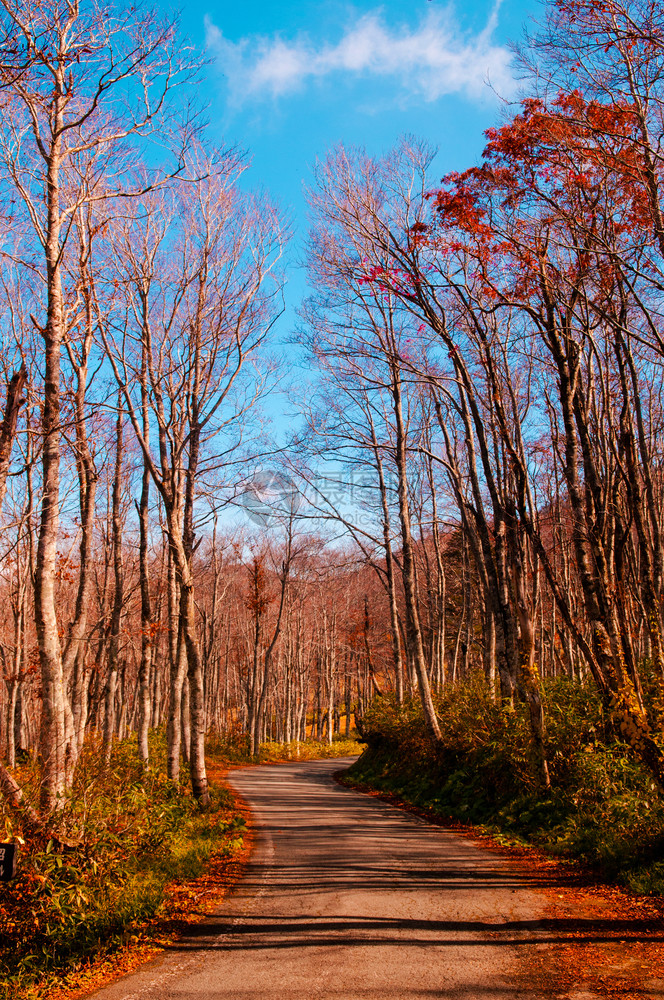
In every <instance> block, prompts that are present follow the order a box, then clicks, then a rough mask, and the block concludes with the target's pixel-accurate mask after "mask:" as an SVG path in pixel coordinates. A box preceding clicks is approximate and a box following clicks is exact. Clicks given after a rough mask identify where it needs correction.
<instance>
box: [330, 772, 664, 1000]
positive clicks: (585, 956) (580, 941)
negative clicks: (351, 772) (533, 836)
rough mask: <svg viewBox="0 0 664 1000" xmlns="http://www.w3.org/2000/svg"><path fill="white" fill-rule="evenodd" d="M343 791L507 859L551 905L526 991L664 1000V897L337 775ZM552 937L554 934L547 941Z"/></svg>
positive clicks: (526, 971)
mask: <svg viewBox="0 0 664 1000" xmlns="http://www.w3.org/2000/svg"><path fill="white" fill-rule="evenodd" d="M335 777H336V778H337V780H338V781H339V782H340V784H342V785H344V786H346V787H349V788H352V789H354V790H355V791H361V792H363V793H364V794H366V795H369V796H371V797H373V798H377V799H381V800H383V801H384V802H388V803H390V805H392V806H396V807H397V808H398V809H401V810H403V811H404V812H408V813H411V814H413V815H416V816H419V817H421V818H422V819H425V820H426V821H427V822H428V823H431V824H433V825H436V826H441V827H443V828H445V829H446V830H450V831H452V832H454V833H456V834H459V835H460V836H463V837H465V838H467V839H469V840H470V841H472V843H474V844H476V845H478V846H480V847H481V848H483V849H484V850H487V851H490V852H491V853H494V854H496V855H498V856H500V857H501V858H504V859H506V860H507V861H508V862H509V863H510V865H512V866H514V867H515V868H517V869H518V872H519V876H520V877H523V878H525V879H527V880H528V881H529V882H530V884H532V885H536V886H537V889H538V891H540V892H541V893H542V894H543V895H544V896H545V898H546V912H545V915H544V916H543V918H542V919H541V920H539V921H538V930H539V932H540V934H541V933H542V932H545V935H546V936H545V938H544V939H543V940H541V942H540V944H541V945H542V946H541V947H538V948H537V949H536V950H535V951H530V952H529V955H528V962H527V966H526V967H525V968H523V969H522V972H521V977H522V980H523V982H522V984H521V987H520V991H521V990H522V991H523V992H526V991H527V990H528V989H531V988H532V987H533V985H534V984H536V983H538V984H539V985H540V986H541V987H543V988H544V989H546V991H547V992H546V995H549V996H552V997H554V996H555V997H561V996H563V997H568V998H569V1000H595V998H599V997H602V998H615V1000H617V998H620V1000H661V998H664V897H662V896H641V895H636V894H635V893H631V892H629V891H628V890H626V889H624V888H623V887H621V886H618V885H616V884H614V883H611V882H609V881H607V880H606V879H604V878H602V877H601V875H600V874H598V873H597V872H596V871H593V870H592V869H590V868H588V867H586V866H584V865H583V864H582V863H580V862H577V861H573V860H561V859H560V858H554V857H552V856H551V855H548V854H546V853H544V852H542V851H541V850H539V849H538V848H536V847H533V846H530V845H521V844H519V845H517V844H514V843H509V842H508V841H507V840H506V838H501V837H500V836H497V835H495V834H489V833H487V832H485V831H484V830H482V829H481V828H479V827H475V826H470V825H466V824H463V823H459V822H455V821H453V820H445V819H443V818H441V817H439V816H436V815H435V814H434V813H432V811H431V810H429V809H422V808H419V807H418V806H415V805H413V804H411V803H408V802H406V801H404V800H403V799H402V798H400V797H399V796H398V795H395V794H392V793H390V792H384V791H377V790H375V789H373V788H371V787H370V786H369V785H367V784H364V783H362V782H356V781H354V780H353V779H351V778H349V777H347V776H346V775H345V774H344V772H338V773H337V774H336V775H335ZM546 932H549V933H548V934H547V933H546Z"/></svg>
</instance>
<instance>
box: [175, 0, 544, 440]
mask: <svg viewBox="0 0 664 1000" xmlns="http://www.w3.org/2000/svg"><path fill="white" fill-rule="evenodd" d="M538 9H539V5H538V4H537V3H536V2H535V0H524V2H520V3H515V2H514V0H502V3H501V2H500V0H498V2H497V3H496V2H495V0H469V2H467V3H466V5H465V6H460V5H458V6H455V5H453V4H447V3H444V2H443V0H414V2H413V3H407V2H405V0H386V2H384V3H382V4H377V3H375V2H373V0H359V2H355V3H347V2H345V0H291V2H289V3H284V2H282V0H259V2H257V3H251V2H248V0H188V2H187V3H186V6H185V7H184V8H183V10H182V22H183V28H184V30H185V32H186V33H187V34H188V36H189V37H190V39H191V40H192V41H193V42H194V43H195V44H196V45H197V46H201V47H205V48H206V49H207V55H208V59H209V60H210V62H209V65H208V66H207V67H206V68H205V73H204V84H203V94H202V96H203V97H204V99H205V100H206V101H207V102H208V103H209V117H210V121H211V124H212V132H213V137H214V138H215V139H216V140H217V141H221V140H225V141H227V142H230V143H237V144H238V145H239V146H241V147H242V148H244V149H245V150H247V152H248V153H249V155H250V156H251V159H252V167H251V169H250V170H249V171H248V172H247V174H245V181H246V183H247V184H249V185H251V186H259V187H263V188H265V189H266V190H267V191H268V192H270V193H271V195H272V196H273V197H274V198H275V199H276V200H277V202H278V203H279V204H280V205H281V206H282V208H283V209H284V210H285V211H286V212H287V213H288V214H289V215H290V218H291V219H292V222H293V229H294V239H293V242H292V244H291V247H290V250H289V257H290V260H291V261H292V262H293V263H292V264H291V266H290V267H289V268H288V270H287V274H288V281H287V286H286V311H285V313H284V315H283V316H282V317H281V319H280V321H279V323H278V324H277V326H276V329H275V330H274V335H275V338H276V340H277V342H281V343H282V344H287V343H288V341H289V339H290V337H291V335H292V332H293V329H294V325H295V321H296V318H295V310H296V307H297V305H298V303H299V302H300V301H301V299H302V297H303V296H304V295H305V294H306V291H307V289H306V282H305V277H304V274H303V271H302V269H301V268H298V267H297V266H295V261H297V259H298V257H299V258H300V259H301V256H302V253H301V246H302V239H303V237H304V235H305V233H306V204H305V200H304V197H303V186H304V185H306V184H307V183H308V182H310V180H311V173H310V171H311V166H312V165H313V164H314V163H315V160H316V157H323V156H324V155H325V152H326V150H328V149H329V148H330V147H332V146H333V145H335V144H337V143H339V142H344V143H345V144H353V145H362V146H364V147H366V148H367V149H368V150H369V151H370V152H372V153H380V152H381V151H386V150H388V149H389V148H390V147H391V146H392V145H393V144H394V143H395V142H396V141H397V140H398V138H399V137H400V136H401V135H403V134H405V133H410V134H413V135H416V136H418V137H421V138H425V139H427V140H428V141H429V142H430V143H431V144H432V145H433V146H435V147H437V148H438V149H439V154H438V157H437V159H436V161H435V163H434V177H440V176H442V175H443V174H444V173H446V172H448V171H450V170H456V169H463V168H465V167H467V166H470V165H472V163H474V162H475V161H476V160H477V159H478V157H479V156H480V153H481V151H482V148H483V146H484V138H483V132H484V130H485V129H486V128H488V127H489V126H491V125H493V124H495V123H496V122H497V121H498V120H499V118H500V115H501V113H502V112H503V111H504V107H505V106H504V103H503V102H504V100H507V101H513V100H515V99H517V98H518V93H519V85H518V81H517V80H516V79H515V76H516V74H515V69H514V66H513V62H512V54H511V51H510V49H509V44H510V42H511V41H514V40H518V39H519V38H520V37H521V34H522V30H523V27H524V25H525V24H526V23H528V22H529V20H530V18H531V17H532V16H535V15H536V14H537V12H538ZM489 83H490V84H491V86H489ZM492 88H493V90H492ZM494 90H495V92H494ZM498 95H499V96H498ZM501 98H502V99H503V100H501ZM285 350H286V352H287V353H288V357H289V360H290V361H291V364H293V363H296V362H297V355H296V354H295V353H294V352H293V349H292V348H285ZM285 409H288V404H287V402H286V400H285V397H284V396H278V397H277V398H276V399H273V400H272V402H271V404H270V406H269V407H268V410H269V411H271V416H272V419H273V422H274V423H276V424H280V423H281V422H282V421H281V420H280V419H279V415H280V413H283V411H284V410H285ZM275 429H276V428H275Z"/></svg>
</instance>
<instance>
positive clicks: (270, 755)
mask: <svg viewBox="0 0 664 1000" xmlns="http://www.w3.org/2000/svg"><path fill="white" fill-rule="evenodd" d="M249 742H250V738H249V735H248V734H247V733H243V732H241V731H240V730H229V731H228V732H224V733H211V734H210V735H209V736H208V740H207V756H208V759H209V760H213V761H214V762H215V763H218V764H229V765H232V764H280V763H282V762H285V761H295V760H327V759H331V758H334V757H356V756H358V754H360V753H362V751H363V750H365V749H366V745H365V744H364V743H360V742H358V740H357V739H354V738H352V737H350V736H342V735H338V736H335V737H334V738H333V739H332V742H328V741H324V740H316V739H310V740H292V741H291V742H290V743H279V742H277V741H276V740H271V741H268V742H266V743H261V744H260V745H259V747H258V752H257V753H256V754H252V753H251V751H250V747H249Z"/></svg>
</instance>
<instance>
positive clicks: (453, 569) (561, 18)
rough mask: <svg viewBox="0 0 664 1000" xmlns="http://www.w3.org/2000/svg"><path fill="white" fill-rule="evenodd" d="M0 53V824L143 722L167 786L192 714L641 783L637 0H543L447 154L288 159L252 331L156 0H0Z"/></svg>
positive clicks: (652, 317) (661, 280) (656, 388)
mask: <svg viewBox="0 0 664 1000" xmlns="http://www.w3.org/2000/svg"><path fill="white" fill-rule="evenodd" d="M0 51H1V58H0V114H1V115H2V124H1V128H0V183H1V186H2V204H1V215H0V280H1V282H2V297H1V298H2V301H1V302H0V340H1V348H0V361H1V369H0V381H1V382H2V392H1V394H0V396H1V405H2V423H1V426H0V502H1V505H2V510H1V524H0V544H1V546H2V561H1V563H0V566H1V571H0V591H1V594H2V596H1V600H2V605H3V606H4V608H5V613H4V615H3V616H2V620H1V621H0V670H1V671H2V684H1V685H0V796H1V801H2V810H1V812H0V816H1V817H2V820H3V822H4V824H5V830H6V831H7V836H6V838H5V839H7V837H11V836H12V831H13V832H14V833H15V832H16V831H17V830H22V831H23V835H24V836H28V835H29V832H30V831H31V830H32V831H33V832H34V831H43V830H47V831H49V832H50V833H53V832H54V831H55V832H56V834H57V831H58V830H60V832H61V833H62V829H63V828H64V827H63V824H64V826H66V827H67V830H68V831H69V835H70V836H71V830H72V829H73V826H75V825H76V822H77V820H76V818H75V812H74V813H73V812H72V806H71V803H72V797H74V798H75V796H76V795H78V794H79V792H78V791H77V789H80V782H81V777H80V776H81V773H82V772H81V768H82V767H83V765H85V763H86V761H88V760H89V755H90V753H92V749H94V752H95V753H98V755H99V759H100V761H101V766H102V768H103V767H104V766H106V767H110V762H111V760H112V759H115V758H114V757H113V755H114V754H117V753H118V752H119V751H118V747H120V746H123V745H125V744H126V743H127V742H129V743H131V745H132V746H133V747H134V748H135V753H136V754H137V760H138V761H139V762H140V769H139V784H140V781H142V780H143V778H141V777H140V775H143V776H144V778H145V781H146V782H149V781H154V780H155V779H154V774H155V769H157V770H158V768H159V767H160V766H161V764H160V763H159V764H158V763H156V762H155V759H153V751H154V747H155V746H156V745H157V743H156V742H155V741H156V740H161V741H162V743H161V744H160V746H161V745H162V744H163V748H164V753H163V766H164V768H165V773H166V780H167V782H169V783H170V784H171V786H173V787H175V788H176V789H180V790H181V791H182V790H184V789H185V788H189V787H190V789H191V795H192V796H193V799H194V800H195V802H196V803H198V806H200V807H203V808H205V807H208V806H209V804H210V789H209V782H208V775H207V770H206V746H208V745H211V744H214V745H216V746H220V745H227V746H230V745H231V744H232V745H234V746H241V747H242V748H243V752H244V753H245V754H246V755H247V759H251V758H256V757H257V755H258V753H259V749H260V747H261V745H262V744H265V743H267V742H275V743H280V744H284V745H288V746H291V745H296V744H297V745H299V744H300V743H303V742H305V741H307V740H312V739H315V740H318V741H320V742H322V743H327V744H329V745H332V744H333V743H334V741H335V740H341V739H343V738H348V737H350V736H351V735H356V734H359V736H360V737H361V738H362V739H364V740H365V741H366V742H367V743H368V744H369V746H370V749H371V748H374V749H375V748H377V747H378V748H379V747H381V746H382V747H384V746H385V743H386V741H388V742H389V739H397V737H396V736H395V735H394V733H395V732H396V730H397V729H398V730H399V731H400V733H401V735H400V736H399V738H398V739H402V738H403V739H405V740H406V742H405V743H403V745H404V746H406V747H409V748H410V749H409V750H408V753H410V752H412V753H413V754H415V756H417V754H418V753H419V754H424V758H425V759H426V760H429V761H435V760H436V759H439V760H442V759H443V758H444V757H445V754H448V755H449V754H450V753H452V755H453V756H454V754H456V757H455V759H456V758H457V757H458V755H459V753H460V751H458V746H461V745H462V744H463V746H466V745H467V744H468V743H472V742H473V739H476V740H479V741H480V743H482V740H483V739H484V737H482V738H481V739H480V737H481V734H482V733H489V734H490V733H494V734H495V732H498V731H499V730H500V732H503V733H504V734H505V738H506V739H507V738H509V739H510V740H511V741H512V744H514V746H516V744H518V747H517V749H518V754H519V755H520V756H519V760H520V761H521V762H522V767H521V770H519V771H518V781H517V784H518V785H519V786H520V787H522V788H523V789H528V790H530V791H531V792H533V794H536V795H537V796H538V797H539V798H540V799H546V797H547V796H550V795H552V794H553V793H555V790H556V788H557V786H558V785H559V784H560V782H561V781H562V780H563V779H562V778H561V774H562V771H561V758H562V756H565V755H566V754H567V753H568V752H571V751H570V750H569V748H570V747H571V746H574V747H575V752H576V749H577V748H578V747H577V746H576V745H577V744H578V745H581V744H583V745H590V744H594V742H596V741H603V745H604V746H607V745H609V744H610V747H611V754H612V760H613V761H614V762H615V761H619V762H622V763H620V766H621V767H624V768H627V769H630V768H631V769H632V771H633V773H637V772H638V774H639V775H640V777H639V779H638V780H639V782H641V785H640V786H639V787H641V786H642V787H643V788H644V789H646V790H647V794H648V795H649V796H650V800H649V801H650V802H651V804H652V802H654V801H657V802H660V803H661V793H662V790H663V789H664V604H663V600H664V451H663V446H662V441H663V440H664V406H663V404H664V378H663V366H664V323H663V319H664V317H663V315H662V310H663V308H664V297H663V294H662V293H663V291H664V195H663V193H662V184H663V183H664V153H663V152H662V148H663V141H664V84H663V83H662V79H663V75H664V6H663V5H662V3H661V0H555V2H549V3H548V4H547V5H546V6H545V7H543V9H542V17H541V20H540V23H539V24H538V25H537V26H536V30H534V31H533V34H532V35H531V36H526V37H525V38H524V40H523V41H522V42H521V44H520V46H519V47H518V49H517V51H516V56H515V58H517V60H518V63H519V67H520V71H521V77H522V98H521V99H520V101H519V103H518V106H517V108H516V109H515V107H514V105H507V104H506V105H505V108H504V110H503V113H502V118H501V120H499V121H498V122H497V123H496V125H495V127H494V128H492V129H490V130H489V131H488V132H487V134H486V147H485V150H484V154H483V156H482V158H481V160H480V161H479V162H478V163H476V164H475V165H469V166H468V169H466V170H465V171H462V172H457V173H454V174H451V175H448V176H445V177H443V178H442V179H441V178H440V177H438V176H436V175H435V173H434V172H433V170H432V163H433V161H434V158H435V150H433V149H431V148H429V146H428V145H427V144H426V143H425V142H423V141H421V140H419V139H418V138H417V137H414V136H406V137H403V138H401V139H399V140H398V141H397V142H396V144H395V145H394V147H393V148H392V149H391V150H389V151H387V152H385V153H384V154H382V155H375V154H372V153H370V152H368V151H367V150H365V149H363V148H359V147H350V146H348V147H346V146H337V147H335V148H334V149H331V150H329V151H328V152H327V153H326V154H325V155H323V156H322V157H321V159H320V160H319V161H318V163H317V165H316V167H315V171H314V180H313V183H312V184H311V186H310V188H309V191H308V201H309V212H310V229H309V232H308V236H307V238H306V240H305V243H304V246H303V247H302V249H301V255H302V257H303V258H304V260H305V261H306V267H307V277H308V283H309V294H308V296H307V297H306V298H305V299H304V301H303V302H302V303H301V304H300V307H299V310H298V317H297V321H296V323H295V325H294V329H293V330H292V331H291V334H290V341H289V345H288V347H287V349H285V350H284V349H282V348H280V347H279V345H278V344H277V343H276V333H275V331H276V330H277V329H278V328H279V321H280V319H281V318H282V316H283V310H284V305H283V302H284V299H283V295H284V282H285V280H286V278H287V266H286V258H287V247H288V246H289V243H290V242H292V239H293V236H292V234H291V232H290V224H289V222H288V218H287V213H285V212H284V211H283V210H282V209H280V208H278V207H277V206H276V205H275V204H274V203H273V202H272V201H271V200H270V197H269V195H268V194H266V193H264V192H261V191H260V190H259V189H258V187H257V186H255V185H253V182H252V179H251V168H250V165H249V157H248V154H246V153H245V152H243V151H242V150H241V149H240V148H239V147H238V146H234V145H224V146H218V145H216V144H215V141H214V138H213V135H212V132H211V129H210V126H209V124H208V123H207V121H206V115H205V109H204V108H201V107H199V106H198V105H197V103H196V89H197V85H198V82H199V81H200V79H201V73H202V67H203V57H202V55H201V54H200V53H198V52H197V51H196V50H195V49H194V48H193V47H192V46H190V45H189V44H188V43H187V42H186V41H185V40H184V36H183V35H182V33H181V31H180V27H179V25H178V23H177V21H176V20H171V19H168V18H166V17H165V16H164V15H163V14H160V13H159V12H156V11H153V10H149V9H148V8H147V7H143V6H141V5H136V6H130V5H126V6H125V5H123V4H122V3H114V4H113V6H112V8H111V9H106V8H105V7H102V6H101V5H98V4H97V3H95V2H94V0H38V2H37V0H2V2H1V3H0ZM295 369H297V371H296V372H295V373H294V370H295ZM294 411H297V419H291V418H290V417H287V416H285V415H284V414H292V413H293V412H294ZM479 691H481V695H480V694H477V692H479ZM472 692H475V694H474V695H473V694H472ZM473 698H475V700H474V701H473ZM455 699H456V701H455ZM572 705H574V706H576V707H575V708H574V709H572V708H571V707H570V706H572ZM455 706H456V707H455ZM458 706H462V709H460V708H459V707H458ZM469 706H470V707H469ZM471 708H472V711H471ZM572 711H574V712H576V713H577V714H578V717H579V719H582V720H585V722H584V723H583V725H582V723H581V722H580V723H579V726H580V727H581V728H580V729H579V730H578V732H576V735H574V736H573V737H569V741H568V743H567V744H565V746H566V747H567V749H566V750H565V751H564V753H563V751H561V749H560V747H559V746H558V744H557V743H556V739H555V738H554V736H553V735H552V727H553V730H555V728H556V725H558V726H559V724H560V723H559V722H558V723H556V721H555V720H556V719H560V718H561V717H562V716H567V715H568V714H569V713H571V712H572ZM459 712H461V714H462V716H463V720H462V721H463V724H462V725H461V724H459V726H458V730H459V731H458V732H457V730H454V732H455V733H456V735H455V737H454V738H455V739H457V744H455V745H457V750H454V751H452V750H450V740H451V736H450V733H451V732H452V730H453V729H454V725H453V722H454V724H455V725H456V724H457V723H458V722H459V719H458V713H459ZM450 713H452V715H450ZM454 713H457V715H454ZM464 713H465V714H464ZM556 713H558V714H556ZM388 717H389V718H388ZM452 717H454V718H452ZM451 720H452V721H451ZM454 720H456V721H454ZM487 720H489V722H490V724H489V722H487ZM491 720H493V722H491ZM570 725H571V724H570ZM583 726H585V729H584V728H583ZM413 727H414V728H413ZM487 727H488V728H487ZM492 727H493V728H492ZM404 729H405V730H408V732H409V735H408V737H407V738H406V737H404V736H403V732H404ZM556 731H557V730H556ZM415 732H416V735H417V739H415V737H414V736H413V733H415ZM390 733H392V735H391V736H390V735H389V734H390ZM489 738H490V735H487V736H486V740H485V741H484V743H482V745H483V746H484V745H485V744H486V742H487V741H488V740H489ZM491 738H493V737H491ZM398 739H397V743H398ZM408 740H411V742H410V743H409V742H408ZM413 740H415V743H416V744H417V746H416V749H413V746H414V745H415V743H413ZM464 741H465V742H464ZM515 741H516V742H515ZM512 744H511V745H512ZM477 745H479V744H477V742H476V743H474V744H473V747H475V750H476V749H477ZM91 748H92V749H91ZM590 749H591V750H592V746H591V748H590ZM464 752H465V751H464ZM514 753H516V750H514ZM437 755H438V757H437ZM418 759H419V758H418ZM515 759H516V758H515ZM160 760H161V758H160ZM520 766H521V765H520ZM616 766H618V765H616ZM630 773H632V772H630ZM441 780H442V779H441ZM189 783H190V785H189ZM644 794H645V793H644ZM650 807H651V806H650V805H649V806H648V807H647V808H648V809H650ZM644 808H646V807H645V806H644ZM657 808H659V807H657ZM72 817H73V818H72ZM644 822H645V819H644ZM663 822H664V821H663ZM72 824H73V825H72ZM658 829H659V828H658ZM662 829H664V826H662ZM660 832H661V831H660ZM63 836H64V835H63Z"/></svg>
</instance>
